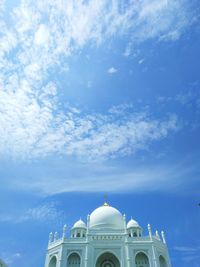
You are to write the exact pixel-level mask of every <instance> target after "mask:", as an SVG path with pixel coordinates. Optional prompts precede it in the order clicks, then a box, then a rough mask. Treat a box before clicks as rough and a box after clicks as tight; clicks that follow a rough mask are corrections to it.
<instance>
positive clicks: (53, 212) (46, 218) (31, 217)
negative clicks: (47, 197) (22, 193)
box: [0, 202, 64, 224]
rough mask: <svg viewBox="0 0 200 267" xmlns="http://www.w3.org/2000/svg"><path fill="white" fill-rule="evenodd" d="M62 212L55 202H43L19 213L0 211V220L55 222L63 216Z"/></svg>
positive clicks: (12, 221)
mask: <svg viewBox="0 0 200 267" xmlns="http://www.w3.org/2000/svg"><path fill="white" fill-rule="evenodd" d="M63 216H64V215H63V213H62V212H61V211H58V209H57V208H56V205H55V203H53V202H50V203H45V204H41V205H39V206H37V207H33V208H29V209H28V210H25V211H22V212H21V213H18V214H16V212H13V211H12V213H6V214H4V213H1V215H0V221H1V222H10V223H14V224H16V223H24V222H29V221H30V222H32V223H33V222H39V223H44V222H45V223H48V224H51V223H55V221H58V220H61V219H62V218H63Z"/></svg>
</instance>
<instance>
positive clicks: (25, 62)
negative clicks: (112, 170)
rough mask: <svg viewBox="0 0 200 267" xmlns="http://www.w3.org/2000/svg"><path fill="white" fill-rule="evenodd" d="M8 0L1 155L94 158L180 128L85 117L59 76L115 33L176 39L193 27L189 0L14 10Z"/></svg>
mask: <svg viewBox="0 0 200 267" xmlns="http://www.w3.org/2000/svg"><path fill="white" fill-rule="evenodd" d="M3 5H6V2H3V4H2V8H1V16H0V25H1V27H0V28H1V40H0V69H1V72H0V73H1V74H0V136H1V140H0V154H1V155H6V154H9V155H12V156H14V157H15V156H19V155H20V156H22V157H27V156H28V157H37V156H46V155H48V154H51V153H55V152H56V153H62V154H67V155H74V154H78V155H88V151H89V150H90V155H89V156H91V157H94V156H95V157H96V156H106V157H107V156H109V155H114V154H115V153H118V152H119V154H121V155H122V154H127V153H128V154H129V153H132V152H135V151H137V150H138V149H140V148H143V147H145V146H146V145H147V144H148V143H149V142H151V141H153V140H159V139H161V138H163V137H165V136H167V135H168V133H170V132H171V131H174V130H175V129H176V128H177V127H176V119H175V118H168V119H165V120H164V121H162V122H161V121H160V120H158V119H155V118H154V119H152V120H151V119H150V118H149V117H148V116H144V117H141V115H139V116H137V115H135V114H133V116H132V117H129V118H126V119H124V120H123V119H121V118H120V119H117V120H116V121H114V120H113V119H112V117H111V116H110V115H109V114H107V115H105V116H104V115H102V114H97V115H86V116H78V115H75V114H74V113H71V112H69V111H68V110H64V109H61V108H60V106H59V99H58V87H57V85H56V84H55V83H54V82H52V80H51V73H52V69H53V70H54V71H55V70H56V68H58V69H62V63H63V62H64V61H65V63H66V62H68V61H67V60H68V58H69V57H71V56H73V55H76V54H77V53H78V52H79V51H80V50H81V49H82V48H83V47H85V46H86V45H90V44H93V45H95V46H98V45H101V44H102V43H104V42H105V41H106V40H108V39H111V38H113V37H114V38H118V37H120V36H124V35H126V36H130V38H129V39H131V40H134V42H135V44H138V43H140V42H144V41H146V40H148V39H151V38H156V39H157V40H161V39H169V40H170V39H171V40H174V39H175V38H174V35H173V34H172V33H174V32H176V36H177V37H179V36H180V35H181V34H182V32H184V30H185V28H187V27H188V25H190V24H191V17H192V15H193V14H191V12H190V8H189V6H188V4H187V3H186V2H185V1H184V0H179V1H176V2H174V1H164V0H163V1H160V0H159V1H153V2H152V1H139V2H136V1H130V2H129V3H122V2H121V1H112V2H110V1H106V0H104V1H97V0H91V1H86V2H85V1H73V0H70V1H64V0H63V1H52V0H49V1H34V2H33V1H21V2H20V3H19V4H18V5H17V6H15V7H13V9H11V10H9V13H5V12H6V11H7V9H6V8H4V6H3ZM5 17H6V19H5ZM172 35H173V38H172V37H171V36H172ZM176 39H177V38H176ZM129 41H130V40H129ZM131 42H133V41H131ZM114 72H116V69H115V68H114V67H113V68H111V69H110V73H114ZM157 128H158V131H157V130H156V129H157ZM122 133H123V135H122ZM98 146H102V149H101V150H100V149H98Z"/></svg>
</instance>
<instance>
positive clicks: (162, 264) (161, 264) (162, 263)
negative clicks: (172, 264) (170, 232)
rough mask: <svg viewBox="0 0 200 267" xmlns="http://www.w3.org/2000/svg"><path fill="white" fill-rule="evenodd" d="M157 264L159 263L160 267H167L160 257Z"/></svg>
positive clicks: (163, 259)
mask: <svg viewBox="0 0 200 267" xmlns="http://www.w3.org/2000/svg"><path fill="white" fill-rule="evenodd" d="M159 263H160V267H167V262H166V260H165V258H164V257H163V256H162V255H161V256H160V257H159Z"/></svg>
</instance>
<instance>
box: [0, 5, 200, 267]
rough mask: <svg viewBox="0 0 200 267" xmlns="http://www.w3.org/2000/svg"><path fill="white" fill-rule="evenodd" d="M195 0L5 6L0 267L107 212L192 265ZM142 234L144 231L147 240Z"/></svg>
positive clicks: (198, 78)
mask: <svg viewBox="0 0 200 267" xmlns="http://www.w3.org/2000/svg"><path fill="white" fill-rule="evenodd" d="M199 8H200V6H199V3H198V1H195V0H192V1H186V0H177V1H172V0H171V1H170V0H153V1H152V0H151V1H150V0H140V1H136V0H130V1H118V0H115V1H108V0H102V1H97V0H88V1H80V0H77V1H75V0H74V1H73V0H61V1H53V0H45V1H41V0H40V1H39V0H38V1H37V0H36V1H1V3H0V39H1V40H0V68H1V71H0V137H1V138H0V179H1V194H0V235H1V240H0V247H1V250H0V258H2V259H4V260H5V261H6V262H7V263H8V264H9V266H10V267H18V266H21V267H27V266H29V267H32V266H38V267H39V266H41V267H42V266H44V259H45V250H46V246H47V242H48V234H49V232H50V231H56V230H57V231H61V230H62V226H63V225H64V224H65V223H66V224H67V225H68V232H69V229H70V227H71V226H72V225H73V223H74V222H75V221H76V220H77V219H79V218H80V217H82V219H83V220H85V219H86V216H87V214H88V213H91V211H92V210H93V209H95V208H96V207H98V206H99V205H101V204H102V203H103V196H104V194H105V193H107V194H108V196H109V203H110V204H111V205H113V206H115V207H116V208H118V209H119V210H120V211H121V212H122V213H126V216H127V219H129V218H130V217H131V216H133V218H134V219H136V220H137V221H138V222H139V223H140V224H141V226H142V227H143V228H144V230H145V231H146V225H147V224H148V223H151V224H152V228H153V230H154V231H155V230H156V229H158V230H159V231H161V230H165V232H166V238H167V242H168V246H169V252H170V256H171V260H172V265H173V266H176V267H180V266H181V267H188V264H190V265H191V266H194V267H199V266H200V256H199V255H200V229H199V223H200V207H199V206H198V203H199V202H200V189H199V188H200V163H199V157H200V152H199V151H200V150H199V149H200V142H199V136H200V120H199V116H200V88H199V87H200V75H199V70H200V61H199V58H200V49H199V47H200V26H199ZM146 233H147V231H146Z"/></svg>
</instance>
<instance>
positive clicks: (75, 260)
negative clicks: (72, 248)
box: [67, 252, 81, 267]
mask: <svg viewBox="0 0 200 267" xmlns="http://www.w3.org/2000/svg"><path fill="white" fill-rule="evenodd" d="M80 265H81V258H80V256H79V255H78V254H77V253H76V252H74V253H72V254H70V256H69V257H68V259H67V267H72V266H73V267H80Z"/></svg>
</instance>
